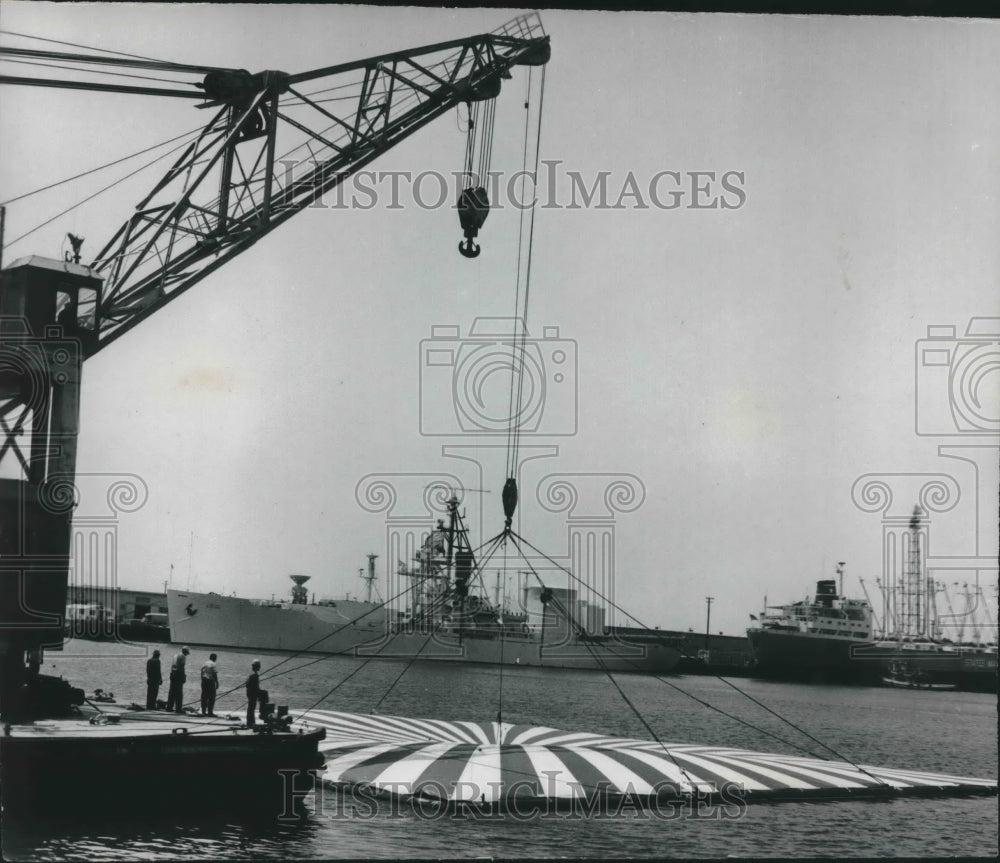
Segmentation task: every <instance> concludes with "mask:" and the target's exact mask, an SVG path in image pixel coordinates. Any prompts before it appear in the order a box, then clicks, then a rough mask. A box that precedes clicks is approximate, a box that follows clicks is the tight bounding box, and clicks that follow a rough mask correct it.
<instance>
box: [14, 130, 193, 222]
mask: <svg viewBox="0 0 1000 863" xmlns="http://www.w3.org/2000/svg"><path fill="white" fill-rule="evenodd" d="M201 129H202V127H201V126H197V127H196V128H194V129H191V130H190V131H188V132H183V133H182V134H180V135H178V136H177V137H176V138H168V139H167V140H166V141H160V143H159V144H153V146H152V147H147V148H146V149H145V150H139V151H138V152H136V153H132V154H131V155H128V156H122V157H121V158H120V159H115V160H114V161H113V162H107V163H106V164H104V165H98V166H97V167H96V168H91V169H90V170H89V171H84V172H83V173H81V174H76V175H74V176H72V177H66V179H64V180H57V181H56V182H54V183H49V185H47V186H42V187H41V188H39V189H35V190H33V191H31V192H25V193H24V194H23V195H18V196H17V197H15V198H9V199H8V200H6V201H0V207H6V206H7V205H8V204H13V203H14V202H15V201H21V200H23V199H25V198H30V197H31V196H32V195H37V194H39V193H40V192H45V191H48V190H49V189H54V188H55V187H56V186H61V185H63V184H64V183H69V182H72V181H73V180H79V179H80V178H81V177H86V176H87V175H88V174H95V173H97V172H98V171H103V170H104V169H105V168H111V167H113V166H115V165H119V164H121V163H122V162H127V161H128V160H129V159H134V158H135V157H136V156H142V155H143V154H145V153H149V152H150V151H152V150H156V149H158V148H160V147H164V146H166V145H167V144H172V143H173V142H174V141H179V140H180V139H181V138H186V137H188V136H189V135H193V134H195V133H196V132H200V131H201Z"/></svg>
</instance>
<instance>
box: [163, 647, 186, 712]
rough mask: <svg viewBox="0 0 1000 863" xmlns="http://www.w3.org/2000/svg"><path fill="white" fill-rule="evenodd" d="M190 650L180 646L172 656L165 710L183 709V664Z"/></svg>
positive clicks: (179, 710)
mask: <svg viewBox="0 0 1000 863" xmlns="http://www.w3.org/2000/svg"><path fill="white" fill-rule="evenodd" d="M190 652H191V651H190V650H188V649H187V648H186V647H182V648H181V652H180V653H178V654H177V655H176V656H175V657H174V663H173V665H171V666H170V692H169V693H168V694H167V710H173V711H175V712H177V713H182V712H183V711H184V681H185V680H187V675H186V674H185V673H184V666H185V665H186V664H187V657H188V654H189V653H190Z"/></svg>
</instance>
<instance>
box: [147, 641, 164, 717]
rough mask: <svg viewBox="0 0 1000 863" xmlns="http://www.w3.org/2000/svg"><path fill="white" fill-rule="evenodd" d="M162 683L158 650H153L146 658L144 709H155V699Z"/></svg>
mask: <svg viewBox="0 0 1000 863" xmlns="http://www.w3.org/2000/svg"><path fill="white" fill-rule="evenodd" d="M162 685H163V670H162V669H161V668H160V651H158V650H154V651H153V655H152V656H151V657H150V658H149V659H147V660H146V710H156V699H157V697H159V694H160V687H161V686H162Z"/></svg>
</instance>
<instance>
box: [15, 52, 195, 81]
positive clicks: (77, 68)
mask: <svg viewBox="0 0 1000 863" xmlns="http://www.w3.org/2000/svg"><path fill="white" fill-rule="evenodd" d="M0 63H19V64H20V65H22V66H43V67H45V68H46V69H61V70H62V71H64V72H84V73H87V74H90V73H93V74H94V75H113V76H114V77H116V78H141V79H142V80H143V81H157V82H158V83H160V84H185V85H189V86H194V84H193V82H191V81H181V80H180V79H178V78H156V77H154V76H152V75H134V74H130V73H129V72H111V71H110V70H108V69H88V68H87V67H86V66H70V65H61V64H58V63H40V62H39V61H37V60H9V59H7V58H6V57H2V56H0Z"/></svg>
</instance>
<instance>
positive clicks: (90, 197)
mask: <svg viewBox="0 0 1000 863" xmlns="http://www.w3.org/2000/svg"><path fill="white" fill-rule="evenodd" d="M187 143H188V142H186V141H184V142H182V143H180V144H178V145H177V146H176V147H174V148H173V149H170V150H167V152H166V153H162V154H161V155H159V156H157V157H156V158H155V159H153V160H152V161H151V162H147V163H146V164H145V165H140V166H139V167H138V168H136V169H135V170H134V171H132V172H131V173H129V174H126V175H125V176H124V177H120V178H119V179H117V180H115V181H114V182H113V183H110V184H109V185H107V186H105V187H104V188H103V189H98V190H97V191H96V192H94V194H92V195H88V196H87V197H86V198H84V199H83V200H82V201H77V202H76V203H75V204H73V205H72V206H70V207H67V208H66V209H65V210H63V211H62V212H61V213H56V214H55V215H54V216H53V217H52V218H51V219H46V220H45V221H44V222H42V223H41V224H40V225H35V227H33V228H32V229H31V230H29V231H25V232H24V233H23V234H21V236H19V237H15V238H14V239H13V240H11V241H10V242H9V243H4V248H5V249H8V248H10V247H11V246H13V245H14V243H16V242H18V241H19V240H23V239H24V238H25V237H28V236H30V235H31V234H33V233H35V231H37V230H39V229H41V228H44V227H45V226H46V225H48V224H51V223H52V222H54V221H55V220H56V219H58V218H60V217H61V216H65V215H66V214H67V213H70V212H72V211H73V210H75V209H76V208H77V207H81V206H83V205H84V204H86V203H87V201H91V200H93V199H94V198H96V197H97V196H98V195H102V194H104V193H105V192H107V191H108V190H109V189H113V188H114V187H115V186H117V185H118V184H119V183H124V182H125V181H126V180H128V179H129V178H131V177H134V176H135V175H136V174H138V173H139V172H140V171H144V170H146V168H149V167H150V166H152V165H155V164H156V163H157V162H159V161H161V160H163V159H165V158H167V156H169V155H170V154H171V153H176V152H177V151H178V150H180V149H181V148H182V147H185V146H187Z"/></svg>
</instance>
